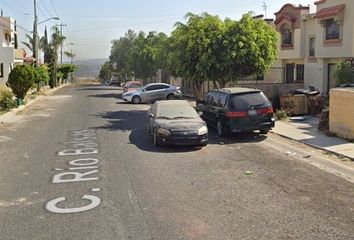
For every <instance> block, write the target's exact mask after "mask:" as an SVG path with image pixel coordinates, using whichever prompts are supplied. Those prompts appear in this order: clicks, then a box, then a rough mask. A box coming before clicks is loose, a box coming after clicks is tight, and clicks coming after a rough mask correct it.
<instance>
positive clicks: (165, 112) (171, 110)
mask: <svg viewBox="0 0 354 240" xmlns="http://www.w3.org/2000/svg"><path fill="white" fill-rule="evenodd" d="M156 117H157V118H165V119H183V118H185V119H192V118H197V117H198V113H197V112H196V111H195V110H194V108H193V107H192V106H188V105H177V104H171V105H168V104H166V105H160V106H158V107H157V110H156Z"/></svg>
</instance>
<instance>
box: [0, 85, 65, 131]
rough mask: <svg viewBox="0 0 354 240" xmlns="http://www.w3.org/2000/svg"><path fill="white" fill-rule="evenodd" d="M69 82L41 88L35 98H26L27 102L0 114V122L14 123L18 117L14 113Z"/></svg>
mask: <svg viewBox="0 0 354 240" xmlns="http://www.w3.org/2000/svg"><path fill="white" fill-rule="evenodd" d="M70 85H71V83H65V84H62V85H60V86H59V87H56V88H52V89H43V90H41V92H40V94H41V95H36V98H34V99H30V98H29V99H28V100H27V103H26V104H25V105H21V106H19V107H17V108H14V109H11V110H10V111H9V112H6V113H4V114H2V115H0V124H4V123H14V122H16V121H17V120H18V119H17V118H16V115H17V113H18V112H20V111H22V110H24V109H25V108H26V107H28V106H30V105H32V104H33V103H35V102H37V101H38V100H39V99H41V98H43V96H48V95H52V94H53V93H55V92H56V91H58V90H59V89H61V88H63V87H66V86H70Z"/></svg>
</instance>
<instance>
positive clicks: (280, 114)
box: [275, 110, 289, 120]
mask: <svg viewBox="0 0 354 240" xmlns="http://www.w3.org/2000/svg"><path fill="white" fill-rule="evenodd" d="M288 116H289V114H288V113H287V112H286V111H284V110H278V111H276V112H275V117H276V118H277V119H278V120H282V119H287V118H288Z"/></svg>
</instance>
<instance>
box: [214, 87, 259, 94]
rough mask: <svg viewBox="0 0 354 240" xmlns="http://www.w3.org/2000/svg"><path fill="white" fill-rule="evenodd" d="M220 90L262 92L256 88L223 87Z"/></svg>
mask: <svg viewBox="0 0 354 240" xmlns="http://www.w3.org/2000/svg"><path fill="white" fill-rule="evenodd" d="M219 91H221V92H227V93H251V92H260V91H261V90H258V89H254V88H241V87H236V88H222V89H220V90H219Z"/></svg>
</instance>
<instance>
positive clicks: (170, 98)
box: [167, 93, 175, 100]
mask: <svg viewBox="0 0 354 240" xmlns="http://www.w3.org/2000/svg"><path fill="white" fill-rule="evenodd" d="M174 97H175V96H174V95H173V94H172V93H170V94H168V95H167V100H172V99H174Z"/></svg>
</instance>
